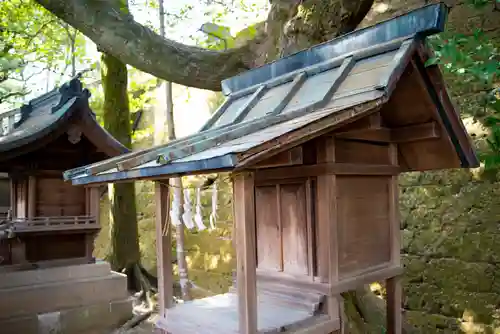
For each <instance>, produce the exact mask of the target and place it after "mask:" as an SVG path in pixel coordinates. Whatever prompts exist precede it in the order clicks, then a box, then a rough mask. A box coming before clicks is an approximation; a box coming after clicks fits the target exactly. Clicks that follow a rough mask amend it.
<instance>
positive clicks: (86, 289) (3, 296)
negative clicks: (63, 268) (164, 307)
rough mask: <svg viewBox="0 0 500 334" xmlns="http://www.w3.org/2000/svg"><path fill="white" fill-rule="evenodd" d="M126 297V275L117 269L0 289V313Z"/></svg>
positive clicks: (46, 309) (20, 313) (48, 309)
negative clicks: (64, 279)
mask: <svg viewBox="0 0 500 334" xmlns="http://www.w3.org/2000/svg"><path fill="white" fill-rule="evenodd" d="M127 297H128V292H127V277H126V276H125V275H123V274H119V273H115V272H111V273H108V275H107V276H104V277H90V278H83V279H78V280H69V281H63V282H51V283H43V284H36V285H31V286H22V287H16V288H10V289H0V317H1V318H7V317H15V316H23V315H30V314H33V313H49V312H55V311H58V310H61V309H66V308H74V307H80V306H84V305H91V304H97V303H101V302H109V301H110V300H121V299H125V298H127Z"/></svg>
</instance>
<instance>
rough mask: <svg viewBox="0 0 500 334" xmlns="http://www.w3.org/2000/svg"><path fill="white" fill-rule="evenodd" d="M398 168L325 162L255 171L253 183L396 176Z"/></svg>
mask: <svg viewBox="0 0 500 334" xmlns="http://www.w3.org/2000/svg"><path fill="white" fill-rule="evenodd" d="M399 172H400V168H399V166H391V165H362V164H351V163H334V162H327V163H321V164H316V165H300V166H290V167H277V168H268V169H267V168H266V169H257V170H256V171H255V181H256V182H259V181H265V180H280V179H289V178H304V177H314V176H320V175H329V174H335V175H397V174H399Z"/></svg>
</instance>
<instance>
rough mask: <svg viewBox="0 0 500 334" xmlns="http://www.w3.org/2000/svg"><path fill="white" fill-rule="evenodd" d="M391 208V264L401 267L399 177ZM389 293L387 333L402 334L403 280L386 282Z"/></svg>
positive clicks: (393, 148) (394, 154)
mask: <svg viewBox="0 0 500 334" xmlns="http://www.w3.org/2000/svg"><path fill="white" fill-rule="evenodd" d="M389 154H390V156H389V157H390V162H391V165H394V166H397V165H398V147H397V144H391V145H390V147H389ZM389 196H390V202H389V203H390V208H389V219H390V221H389V223H390V240H391V262H392V264H393V266H401V231H400V220H399V187H398V176H397V175H394V176H392V178H391V181H390V188H389ZM386 291H387V333H388V334H401V332H402V313H401V306H402V299H403V298H402V288H401V278H400V277H393V278H390V279H388V280H387V281H386Z"/></svg>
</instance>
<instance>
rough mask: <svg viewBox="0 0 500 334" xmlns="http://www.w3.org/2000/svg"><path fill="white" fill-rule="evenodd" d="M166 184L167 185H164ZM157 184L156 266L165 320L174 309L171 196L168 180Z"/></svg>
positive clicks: (161, 311)
mask: <svg viewBox="0 0 500 334" xmlns="http://www.w3.org/2000/svg"><path fill="white" fill-rule="evenodd" d="M162 182H165V183H162ZM162 182H159V181H157V182H155V206H156V224H155V225H156V256H157V258H156V266H157V271H158V273H157V276H158V299H159V306H160V316H161V317H163V318H165V316H166V310H167V309H168V308H170V307H172V301H173V278H172V242H171V238H172V233H171V228H170V225H169V223H168V217H169V216H168V214H169V207H170V196H169V192H168V191H169V187H168V180H164V181H162Z"/></svg>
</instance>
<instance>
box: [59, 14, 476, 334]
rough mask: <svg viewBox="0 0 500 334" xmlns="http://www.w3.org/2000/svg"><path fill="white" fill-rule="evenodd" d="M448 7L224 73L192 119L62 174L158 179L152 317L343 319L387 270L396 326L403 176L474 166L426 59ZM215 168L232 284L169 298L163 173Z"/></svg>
mask: <svg viewBox="0 0 500 334" xmlns="http://www.w3.org/2000/svg"><path fill="white" fill-rule="evenodd" d="M446 15H447V9H446V7H445V6H444V5H442V4H437V5H430V6H426V7H423V8H420V9H418V10H415V11H413V12H410V13H408V14H406V15H403V16H400V17H396V18H394V19H392V20H389V21H386V22H382V23H380V24H377V25H375V26H373V27H369V28H366V29H362V30H357V31H355V32H353V33H350V34H347V35H344V36H341V37H339V38H336V39H334V40H331V41H329V42H326V43H324V44H321V45H317V46H315V47H312V48H310V49H308V50H304V51H302V52H299V53H297V54H294V55H291V56H289V57H286V58H283V59H279V60H277V61H276V62H274V63H271V64H267V65H265V66H262V67H260V68H256V69H254V70H250V71H248V72H245V73H242V74H240V75H238V76H236V77H233V78H229V79H227V80H224V81H223V82H222V87H223V91H224V93H225V94H226V95H227V100H226V101H225V102H224V104H223V105H222V106H221V107H220V108H219V110H218V111H217V112H216V113H215V114H214V115H213V117H212V118H211V119H210V120H209V122H208V123H207V124H206V125H205V126H204V127H203V128H202V129H201V131H200V132H199V133H197V134H195V135H192V136H189V137H186V138H183V139H178V140H176V141H174V142H171V143H169V144H167V145H164V146H159V147H154V148H151V149H147V150H143V151H138V152H133V153H128V154H124V155H121V156H119V157H117V158H112V159H108V160H105V161H102V162H98V163H95V164H91V165H88V166H85V167H82V168H77V169H73V170H70V171H67V172H66V173H65V177H66V178H67V179H69V180H71V181H72V182H73V184H75V185H86V184H99V183H106V182H120V181H124V180H138V179H149V180H156V181H158V182H157V183H156V184H157V185H156V195H157V197H156V209H157V231H158V234H157V238H158V239H157V245H158V264H159V265H158V273H159V287H160V309H161V317H160V320H159V322H158V323H157V326H158V330H159V331H161V332H163V333H170V334H185V333H214V334H215V333H217V334H223V333H245V334H255V333H277V332H286V333H309V334H312V333H317V334H326V333H340V332H341V331H342V328H343V327H344V326H345V324H346V318H345V315H344V313H343V308H342V306H343V301H342V297H341V293H342V292H345V291H349V290H352V289H355V288H357V287H360V286H363V285H364V284H368V283H371V282H374V281H385V284H386V290H387V302H388V312H387V314H388V319H387V321H388V326H387V329H388V333H401V308H402V297H401V293H402V292H401V286H400V284H401V283H400V280H399V277H400V275H401V274H402V273H403V268H402V265H401V261H400V222H399V215H398V174H400V173H404V172H408V171H426V170H436V169H444V168H460V167H463V168H468V167H476V166H478V160H477V158H476V155H475V153H474V150H473V147H472V145H471V141H470V138H469V137H468V135H467V133H466V130H465V128H464V125H463V123H462V122H461V119H460V116H459V113H458V111H457V110H456V109H455V107H454V106H453V104H452V102H451V100H450V97H449V95H448V93H447V91H446V88H445V83H444V82H443V78H442V75H441V73H440V70H439V68H438V67H437V66H430V67H425V66H424V63H425V62H426V60H427V59H428V58H429V57H430V52H429V50H428V49H427V47H426V45H425V37H426V36H428V35H431V34H434V33H438V32H441V31H443V28H444V23H445V19H446ZM222 171H225V172H227V171H229V172H232V175H233V187H234V188H233V199H234V215H235V217H234V218H235V221H236V224H235V226H236V242H235V247H236V253H237V284H236V287H235V288H232V289H231V290H230V291H229V292H228V293H226V294H222V295H217V296H213V297H208V298H204V299H199V300H194V301H188V302H185V303H182V304H177V305H173V303H172V271H171V269H172V268H171V265H170V263H171V260H170V256H171V254H170V249H171V245H170V239H169V238H170V234H169V233H163V232H162V231H165V230H166V229H165V227H164V225H165V224H166V217H167V212H166V210H167V207H168V201H169V197H168V196H169V195H168V188H167V187H166V186H165V185H164V184H165V180H164V179H168V178H170V177H172V176H177V175H190V174H201V173H214V172H222ZM160 179H163V181H161V182H160V181H159V180H160Z"/></svg>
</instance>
